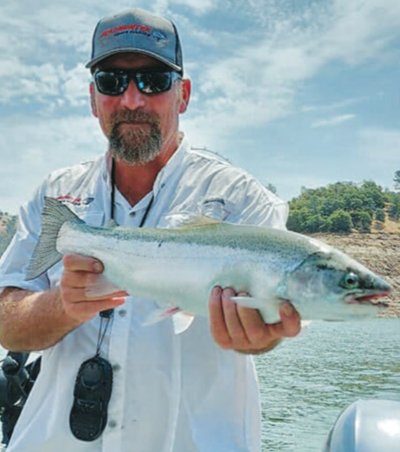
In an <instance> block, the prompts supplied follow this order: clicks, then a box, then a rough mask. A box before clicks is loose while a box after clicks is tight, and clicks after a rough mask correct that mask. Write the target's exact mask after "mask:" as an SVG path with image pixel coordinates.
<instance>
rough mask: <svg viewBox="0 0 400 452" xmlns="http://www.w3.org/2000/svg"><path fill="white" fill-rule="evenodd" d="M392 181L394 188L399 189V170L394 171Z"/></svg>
mask: <svg viewBox="0 0 400 452" xmlns="http://www.w3.org/2000/svg"><path fill="white" fill-rule="evenodd" d="M393 182H394V189H395V190H400V170H397V171H396V172H395V173H394V177H393Z"/></svg>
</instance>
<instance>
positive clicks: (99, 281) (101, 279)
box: [86, 274, 122, 298]
mask: <svg viewBox="0 0 400 452" xmlns="http://www.w3.org/2000/svg"><path fill="white" fill-rule="evenodd" d="M121 290H122V289H120V288H119V287H117V286H114V284H112V283H111V282H110V281H109V280H108V279H107V278H106V277H105V276H104V275H103V274H99V275H96V278H95V281H94V282H93V283H92V282H90V283H89V286H88V287H87V288H86V296H87V298H99V297H104V296H106V295H111V294H113V293H115V292H121Z"/></svg>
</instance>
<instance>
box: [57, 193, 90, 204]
mask: <svg viewBox="0 0 400 452" xmlns="http://www.w3.org/2000/svg"><path fill="white" fill-rule="evenodd" d="M56 200H57V201H60V202H62V203H63V204H67V203H68V204H72V205H74V206H87V205H88V204H90V203H91V202H93V201H94V198H81V197H80V196H78V197H76V198H73V197H72V196H70V195H61V196H58V197H57V198H56Z"/></svg>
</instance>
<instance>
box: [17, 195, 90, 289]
mask: <svg viewBox="0 0 400 452" xmlns="http://www.w3.org/2000/svg"><path fill="white" fill-rule="evenodd" d="M67 221H72V222H74V223H84V221H82V220H81V219H80V218H79V217H77V216H76V215H75V214H74V212H72V211H71V210H70V209H69V208H68V207H67V206H65V205H64V204H62V203H61V202H59V201H57V200H56V199H54V198H48V197H46V196H45V198H44V208H43V212H42V232H41V234H40V237H39V242H38V244H37V245H36V248H35V251H34V252H33V256H32V259H31V262H30V264H29V268H28V273H27V275H26V280H27V281H29V280H31V279H35V278H38V277H39V276H40V275H42V274H43V273H44V272H46V271H47V270H48V269H49V268H50V267H52V266H53V265H55V264H56V263H57V262H58V261H60V260H61V258H62V254H60V253H59V252H58V251H57V246H56V245H57V238H58V234H59V232H60V229H61V226H62V225H63V224H64V223H65V222H67Z"/></svg>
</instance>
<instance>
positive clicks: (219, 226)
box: [28, 198, 390, 330]
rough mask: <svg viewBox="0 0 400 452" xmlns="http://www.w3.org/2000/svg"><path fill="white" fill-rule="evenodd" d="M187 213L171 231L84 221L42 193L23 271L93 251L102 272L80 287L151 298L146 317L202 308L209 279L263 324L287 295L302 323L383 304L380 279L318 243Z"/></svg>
mask: <svg viewBox="0 0 400 452" xmlns="http://www.w3.org/2000/svg"><path fill="white" fill-rule="evenodd" d="M191 216H192V217H193V214H191ZM194 217H195V221H194V218H190V216H189V225H188V224H187V223H188V222H187V221H184V222H182V223H181V224H182V225H183V227H181V228H178V229H140V228H126V227H92V226H89V225H86V224H85V223H84V222H83V221H82V220H80V219H79V218H78V217H77V216H76V215H75V214H74V213H73V212H71V211H70V210H69V209H68V207H67V206H65V205H62V204H61V203H59V202H58V201H56V200H53V199H50V198H46V200H45V208H44V210H43V215H42V233H41V236H40V239H39V243H38V246H37V248H36V250H35V252H34V255H33V258H32V261H31V265H30V268H29V272H28V278H31V279H32V278H35V277H38V276H39V275H40V274H41V273H43V272H44V271H46V270H47V269H48V268H50V267H51V266H52V265H54V264H55V263H56V262H57V261H58V260H60V259H61V257H62V255H64V254H67V253H81V254H85V255H88V256H92V257H95V258H97V259H99V260H101V261H102V262H103V264H104V278H103V281H102V283H101V284H100V283H99V284H98V286H97V287H96V288H90V289H88V292H87V294H88V296H92V297H95V296H99V295H104V294H106V293H111V292H112V290H116V288H118V289H122V290H125V291H126V292H128V293H129V294H131V295H136V296H138V297H141V298H148V299H151V300H154V301H156V302H157V303H158V304H159V305H160V312H159V313H156V314H155V315H154V318H153V319H151V321H150V323H151V322H154V321H158V320H161V319H163V318H164V317H165V316H166V315H169V314H170V313H174V312H176V311H177V310H180V311H182V312H185V313H189V314H190V315H207V311H208V309H207V300H208V297H209V294H210V291H211V290H212V288H213V286H215V285H220V286H222V287H228V286H230V287H232V288H234V290H236V291H237V292H242V291H245V292H247V293H248V294H249V296H248V297H234V301H236V302H237V303H238V304H240V305H242V306H245V307H250V308H255V309H258V310H259V311H260V313H261V315H262V316H263V318H264V320H265V321H266V322H268V323H272V322H275V321H278V320H279V306H280V304H281V303H282V301H283V300H290V301H291V302H292V303H293V305H294V306H295V307H296V309H297V310H298V311H299V312H300V315H301V316H302V318H303V320H315V319H323V320H346V319H354V318H365V317H370V316H371V315H374V314H375V313H376V312H377V309H379V308H383V307H384V306H385V304H384V303H372V300H373V301H375V299H377V298H381V297H383V296H386V295H387V294H388V293H389V291H390V286H389V284H388V283H387V282H385V281H384V280H383V279H382V278H380V277H379V276H377V275H375V274H374V273H373V272H371V271H370V270H368V269H367V268H366V267H364V266H363V265H361V264H360V263H358V262H356V261H355V260H354V259H352V258H350V257H349V256H346V255H345V254H344V253H342V252H340V251H338V250H335V249H334V248H331V247H329V246H328V245H325V244H323V243H322V242H319V241H317V240H314V239H312V238H309V237H306V236H303V235H301V234H296V233H293V232H289V231H283V230H277V229H268V228H261V227H257V226H244V225H232V224H227V223H222V222H218V221H215V220H211V219H207V218H204V217H201V216H194ZM175 223H176V221H175ZM178 223H179V222H178ZM107 290H108V292H107ZM171 308H178V309H171ZM177 316H178V315H176V317H177ZM180 330H182V327H180Z"/></svg>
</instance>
